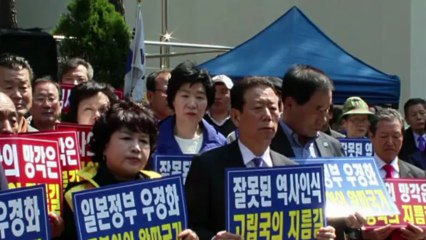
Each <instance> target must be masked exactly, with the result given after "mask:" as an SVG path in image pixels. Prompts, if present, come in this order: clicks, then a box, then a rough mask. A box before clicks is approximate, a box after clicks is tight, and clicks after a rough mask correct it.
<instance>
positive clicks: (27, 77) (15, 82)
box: [0, 53, 37, 133]
mask: <svg viewBox="0 0 426 240" xmlns="http://www.w3.org/2000/svg"><path fill="white" fill-rule="evenodd" d="M33 75H34V74H33V70H32V68H31V66H30V64H29V63H28V62H27V60H25V58H23V57H19V56H16V55H12V54H8V53H5V54H2V55H0V91H2V92H4V93H5V94H6V95H8V96H9V98H10V99H11V100H12V101H13V103H14V104H15V108H16V111H17V112H18V125H19V130H18V131H19V132H20V133H21V132H22V133H24V132H34V131H37V129H34V128H33V127H31V126H30V125H29V124H28V121H27V119H26V118H27V117H28V113H29V110H30V109H31V105H32V91H31V81H32V79H33Z"/></svg>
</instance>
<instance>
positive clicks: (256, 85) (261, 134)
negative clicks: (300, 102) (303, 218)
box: [185, 77, 334, 240]
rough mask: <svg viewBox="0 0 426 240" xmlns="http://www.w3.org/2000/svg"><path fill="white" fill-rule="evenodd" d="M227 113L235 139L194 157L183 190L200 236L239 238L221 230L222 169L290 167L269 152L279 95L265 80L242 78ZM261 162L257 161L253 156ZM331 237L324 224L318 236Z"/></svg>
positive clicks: (288, 161) (190, 220) (287, 161)
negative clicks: (236, 128)
mask: <svg viewBox="0 0 426 240" xmlns="http://www.w3.org/2000/svg"><path fill="white" fill-rule="evenodd" d="M231 108H232V109H231V117H232V119H233V121H234V123H235V125H236V126H237V127H238V128H239V138H238V140H237V141H234V142H233V143H231V144H229V145H226V146H223V147H219V148H216V149H214V150H211V151H208V152H205V153H203V154H202V155H200V156H196V157H194V159H193V161H192V165H191V168H190V170H189V173H188V176H187V179H186V184H185V189H186V196H187V204H188V212H189V225H190V227H191V228H192V229H193V230H194V231H195V232H197V234H198V235H199V237H200V239H212V237H214V238H215V239H228V240H229V239H241V237H240V236H238V235H236V234H233V233H230V232H226V231H223V230H224V229H225V169H227V168H235V167H272V166H282V165H293V164H295V163H294V162H293V161H291V160H289V159H288V158H286V157H285V156H283V155H280V154H278V153H276V152H274V151H272V150H270V148H269V145H270V143H271V140H272V138H273V136H274V134H275V132H276V130H277V125H278V119H279V111H278V97H277V95H276V93H275V92H274V88H273V86H272V84H271V83H269V82H268V81H267V80H266V79H265V78H261V77H253V78H246V79H243V80H241V81H240V82H238V83H237V84H236V85H234V87H233V88H232V90H231ZM259 158H261V159H262V161H260V162H256V160H255V159H259ZM333 237H334V229H333V228H331V227H325V228H322V229H321V230H320V232H319V235H318V239H327V238H333Z"/></svg>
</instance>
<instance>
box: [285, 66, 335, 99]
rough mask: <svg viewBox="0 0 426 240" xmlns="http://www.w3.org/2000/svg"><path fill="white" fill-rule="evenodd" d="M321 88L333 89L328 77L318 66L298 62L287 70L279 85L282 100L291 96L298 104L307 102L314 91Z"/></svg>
mask: <svg viewBox="0 0 426 240" xmlns="http://www.w3.org/2000/svg"><path fill="white" fill-rule="evenodd" d="M322 90H330V91H333V90H334V87H333V83H332V81H331V80H330V78H328V76H327V75H326V74H325V73H324V72H323V71H321V70H320V69H318V68H315V67H313V66H309V65H300V64H298V65H294V66H293V67H291V68H290V69H289V70H288V71H287V73H286V74H285V75H284V77H283V83H282V86H281V94H282V99H283V101H285V99H286V98H287V97H292V98H293V99H294V100H295V101H296V103H297V104H299V105H303V104H305V103H307V102H309V100H310V99H311V97H312V95H314V93H315V92H316V91H322Z"/></svg>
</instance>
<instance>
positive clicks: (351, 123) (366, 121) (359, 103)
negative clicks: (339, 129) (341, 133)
mask: <svg viewBox="0 0 426 240" xmlns="http://www.w3.org/2000/svg"><path fill="white" fill-rule="evenodd" d="M373 116H374V114H373V113H372V112H370V109H369V107H368V105H367V103H366V102H365V101H364V100H362V99H361V98H360V97H349V98H348V99H346V101H345V103H344V104H343V111H342V115H340V121H341V122H342V126H343V128H344V129H345V130H346V137H347V138H364V137H367V132H368V128H369V127H370V121H371V118H372V117H373Z"/></svg>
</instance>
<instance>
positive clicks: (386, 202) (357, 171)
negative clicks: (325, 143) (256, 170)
mask: <svg viewBox="0 0 426 240" xmlns="http://www.w3.org/2000/svg"><path fill="white" fill-rule="evenodd" d="M293 160H295V161H296V162H299V163H300V164H319V163H321V164H324V180H325V189H326V199H327V207H326V209H327V211H326V216H327V217H346V216H348V215H349V214H352V213H354V212H359V213H361V214H362V215H364V216H367V217H368V216H381V215H391V214H397V213H398V208H397V207H396V205H395V203H394V202H393V201H392V199H391V197H390V196H389V193H388V192H387V190H386V189H385V186H384V184H383V181H382V179H381V178H380V175H379V171H378V170H377V167H376V164H375V162H374V159H373V158H371V157H359V158H315V159H293Z"/></svg>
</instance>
